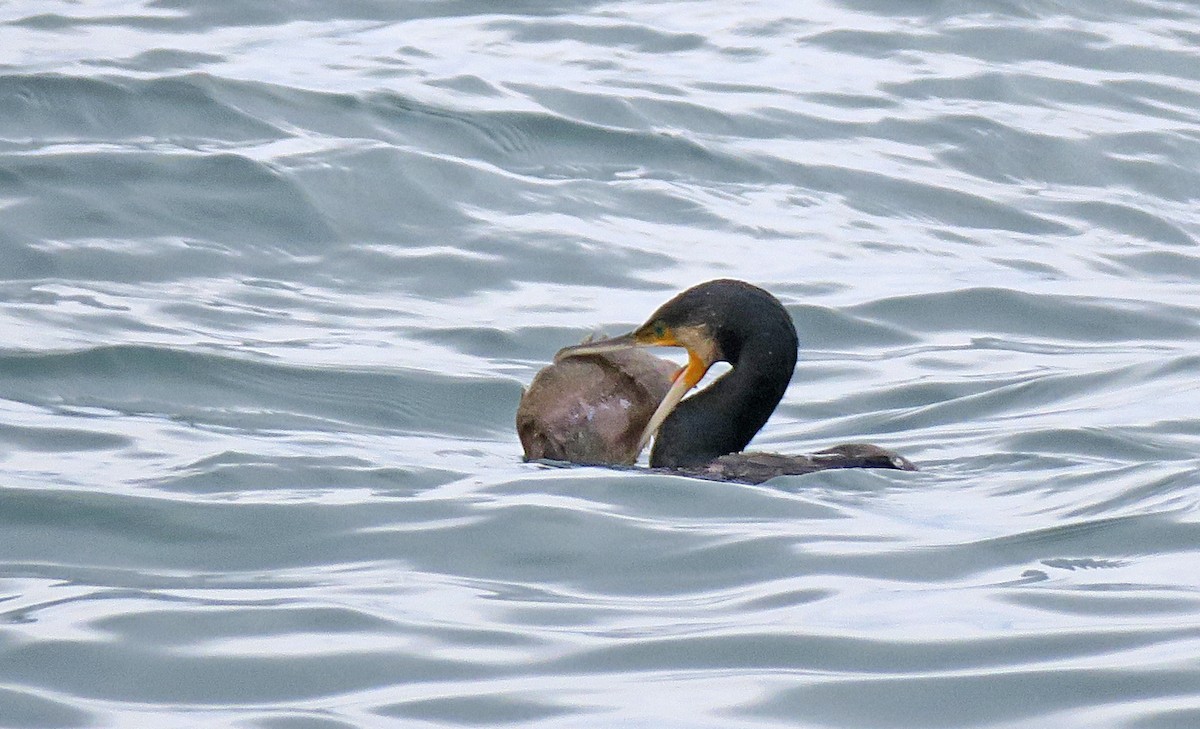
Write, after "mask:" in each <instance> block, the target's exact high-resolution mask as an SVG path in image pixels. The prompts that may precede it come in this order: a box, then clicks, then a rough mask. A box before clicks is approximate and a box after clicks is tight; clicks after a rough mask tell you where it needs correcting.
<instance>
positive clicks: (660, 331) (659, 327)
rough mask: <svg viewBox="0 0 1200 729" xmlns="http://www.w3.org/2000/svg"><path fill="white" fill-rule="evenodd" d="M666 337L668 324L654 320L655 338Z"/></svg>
mask: <svg viewBox="0 0 1200 729" xmlns="http://www.w3.org/2000/svg"><path fill="white" fill-rule="evenodd" d="M666 337H667V325H666V324H663V323H662V322H661V321H656V322H654V338H655V339H666Z"/></svg>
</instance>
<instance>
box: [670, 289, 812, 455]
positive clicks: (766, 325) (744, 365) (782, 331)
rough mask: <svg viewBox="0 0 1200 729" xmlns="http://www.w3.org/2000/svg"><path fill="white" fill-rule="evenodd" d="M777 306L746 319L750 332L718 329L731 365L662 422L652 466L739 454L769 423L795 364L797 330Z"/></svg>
mask: <svg viewBox="0 0 1200 729" xmlns="http://www.w3.org/2000/svg"><path fill="white" fill-rule="evenodd" d="M777 306H778V305H777ZM778 308H779V310H778V312H772V314H773V316H770V317H767V319H766V320H765V321H764V320H762V319H760V320H759V321H755V322H752V323H748V325H749V324H752V325H753V326H754V329H753V330H752V331H750V332H744V331H734V332H728V331H726V332H718V333H717V336H718V341H720V339H721V338H722V337H724V338H725V341H724V342H722V344H721V347H722V351H723V352H725V353H726V357H725V361H728V362H729V363H730V364H731V365H732V366H733V369H731V370H730V371H729V372H727V373H725V375H723V376H722V377H721V378H719V379H718V380H717V381H716V382H714V383H713V384H712V385H710V386H708V387H707V388H705V389H704V390H702V391H701V392H699V393H697V394H695V395H693V396H692V397H689V398H687V399H686V400H684V401H683V402H681V403H679V405H678V406H677V407H676V408H675V410H674V411H673V412H672V413H671V414H670V415H669V416H668V417H667V419H666V420H664V421H663V424H662V427H660V428H659V430H658V435H657V437H656V439H655V442H654V448H653V450H652V451H651V453H650V465H651V466H653V467H656V468H681V467H686V466H699V465H703V464H706V463H709V462H711V461H713V460H714V459H716V458H718V457H720V456H723V455H725V454H726V453H737V452H739V451H741V450H743V449H745V447H746V444H748V443H749V442H750V439H751V438H753V437H754V435H755V434H756V433H757V432H758V431H759V430H760V429H761V428H762V427H763V425H765V424H766V422H767V419H768V418H769V417H771V413H772V412H774V411H775V407H776V406H777V405H778V404H779V401H780V400H781V399H783V394H784V392H785V391H786V390H787V386H788V383H789V382H790V381H791V379H792V372H793V370H794V369H795V367H796V349H797V346H798V342H797V338H796V329H795V326H794V325H793V324H792V320H791V317H790V316H788V314H787V311H786V310H784V309H783V307H782V306H779V307H778ZM760 315H761V312H760ZM730 352H736V354H735V355H733V356H729V353H730Z"/></svg>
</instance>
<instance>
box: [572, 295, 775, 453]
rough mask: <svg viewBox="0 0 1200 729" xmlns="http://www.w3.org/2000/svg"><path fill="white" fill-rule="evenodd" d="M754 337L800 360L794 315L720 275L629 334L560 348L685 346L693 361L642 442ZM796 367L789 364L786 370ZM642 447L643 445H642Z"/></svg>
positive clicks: (580, 350) (679, 375) (582, 351)
mask: <svg viewBox="0 0 1200 729" xmlns="http://www.w3.org/2000/svg"><path fill="white" fill-rule="evenodd" d="M751 341H754V342H756V343H758V344H759V345H760V347H759V348H760V349H761V348H762V347H766V348H767V349H772V348H773V349H777V350H778V351H779V352H781V353H783V354H784V356H785V359H786V357H791V364H792V365H794V364H795V356H796V346H797V342H796V329H795V326H794V325H793V324H792V319H791V316H789V315H788V313H787V310H786V309H784V308H783V305H782V304H780V303H779V300H778V299H776V298H775V297H774V296H772V295H771V294H770V293H768V292H766V291H764V290H763V289H760V288H758V287H757V286H752V285H750V284H748V283H745V282H743V281H735V280H733V279H717V280H715V281H708V282H706V283H702V284H699V285H697V286H693V287H692V288H690V289H687V290H686V291H684V292H682V293H680V294H679V295H678V296H676V297H675V298H673V299H671V300H670V301H668V302H667V303H665V304H663V305H662V306H660V307H659V308H658V310H657V311H655V312H654V313H653V314H651V315H650V318H649V319H647V320H646V323H645V324H643V325H642V326H640V327H638V328H637V329H635V330H633V331H632V332H630V333H628V334H624V335H622V336H619V337H613V338H611V339H604V340H600V341H596V342H589V343H587V344H580V345H576V346H574V347H566V348H564V349H561V350H559V352H558V354H556V355H555V356H554V359H555V360H556V361H558V360H561V359H564V358H566V357H574V356H579V355H585V354H597V353H601V352H610V351H613V350H616V349H626V348H629V347H683V348H684V349H686V350H687V353H688V363H687V365H685V366H684V367H682V368H681V369H680V370H679V372H677V373H676V374H675V379H674V383H673V384H672V386H671V389H670V391H668V392H667V395H666V397H665V398H663V401H662V403H660V404H659V406H658V409H657V410H656V411H655V412H654V415H653V416H652V417H651V418H650V422H649V423H648V424H647V425H646V429H645V431H644V432H643V433H642V439H641V446H642V447H644V446H645V444H646V443H647V442H649V440H650V437H651V436H652V435H653V434H654V433H655V431H657V430H658V427H659V426H660V425H661V424H662V422H663V420H665V419H666V417H667V416H668V415H670V413H671V411H672V410H674V408H675V406H676V405H678V404H679V401H680V400H682V399H683V396H684V395H685V394H686V393H687V392H688V390H690V389H692V388H693V387H695V386H696V385H697V384H698V383H699V382H700V380H702V379H703V378H704V375H705V373H707V372H708V370H709V368H710V367H712V366H713V365H714V364H715V363H717V362H728V363H729V364H731V365H733V366H734V367H737V365H738V362H739V360H740V359H741V357H742V353H743V350H744V349H745V345H746V344H747V343H748V342H751ZM790 375H791V367H788V368H787V376H788V377H790ZM639 450H640V448H639Z"/></svg>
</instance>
